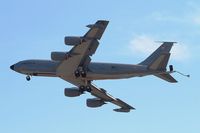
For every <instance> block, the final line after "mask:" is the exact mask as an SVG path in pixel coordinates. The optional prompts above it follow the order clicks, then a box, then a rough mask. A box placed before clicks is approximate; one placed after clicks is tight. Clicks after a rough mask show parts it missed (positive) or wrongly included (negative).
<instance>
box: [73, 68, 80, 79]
mask: <svg viewBox="0 0 200 133" xmlns="http://www.w3.org/2000/svg"><path fill="white" fill-rule="evenodd" d="M74 75H75V77H77V78H78V77H80V72H79V71H78V70H76V71H75V72H74Z"/></svg>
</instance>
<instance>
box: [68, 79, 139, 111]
mask: <svg viewBox="0 0 200 133" xmlns="http://www.w3.org/2000/svg"><path fill="white" fill-rule="evenodd" d="M66 81H68V82H70V83H71V84H73V85H75V86H78V87H79V86H81V85H83V84H84V80H82V79H71V80H66ZM88 85H89V86H90V87H91V92H90V93H91V95H93V96H95V97H97V98H99V99H101V100H102V101H104V102H111V103H113V104H115V105H117V106H119V107H120V108H117V109H114V111H116V112H130V110H131V109H135V108H134V107H132V106H130V105H129V104H127V103H125V102H124V101H122V100H120V99H119V98H115V97H113V96H112V95H110V94H109V93H107V92H106V91H105V90H104V89H101V88H98V87H97V86H95V85H94V84H88Z"/></svg>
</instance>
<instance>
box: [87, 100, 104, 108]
mask: <svg viewBox="0 0 200 133" xmlns="http://www.w3.org/2000/svg"><path fill="white" fill-rule="evenodd" d="M86 103H87V106H88V107H91V108H96V107H100V106H102V105H103V104H105V102H104V101H103V100H101V99H99V98H91V99H87V101H86Z"/></svg>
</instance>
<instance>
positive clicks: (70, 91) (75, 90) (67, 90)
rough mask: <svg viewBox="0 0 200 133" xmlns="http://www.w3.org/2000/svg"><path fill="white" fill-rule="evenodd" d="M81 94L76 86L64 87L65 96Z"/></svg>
mask: <svg viewBox="0 0 200 133" xmlns="http://www.w3.org/2000/svg"><path fill="white" fill-rule="evenodd" d="M81 94H82V93H81V92H80V90H79V88H77V87H72V88H65V96H67V97H77V96H80V95H81Z"/></svg>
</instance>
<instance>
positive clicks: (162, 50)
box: [139, 42, 177, 83]
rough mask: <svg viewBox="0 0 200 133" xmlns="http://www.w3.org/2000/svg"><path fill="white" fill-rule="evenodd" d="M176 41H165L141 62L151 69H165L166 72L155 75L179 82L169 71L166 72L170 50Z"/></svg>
mask: <svg viewBox="0 0 200 133" xmlns="http://www.w3.org/2000/svg"><path fill="white" fill-rule="evenodd" d="M174 43H175V42H163V44H162V45H161V46H160V47H159V48H158V49H157V50H156V51H154V52H153V53H152V54H151V55H150V56H149V57H148V58H146V59H145V60H144V61H142V62H141V63H139V64H140V65H146V66H148V68H149V69H150V70H158V71H163V72H165V73H162V74H156V75H155V76H157V77H159V78H161V79H164V80H166V81H168V82H173V83H174V82H177V81H176V80H175V79H174V78H173V77H172V76H171V75H170V74H169V73H166V66H167V63H168V61H169V57H170V50H171V48H172V46H173V44H174Z"/></svg>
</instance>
